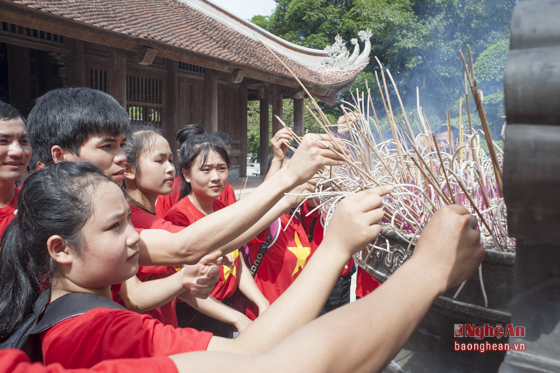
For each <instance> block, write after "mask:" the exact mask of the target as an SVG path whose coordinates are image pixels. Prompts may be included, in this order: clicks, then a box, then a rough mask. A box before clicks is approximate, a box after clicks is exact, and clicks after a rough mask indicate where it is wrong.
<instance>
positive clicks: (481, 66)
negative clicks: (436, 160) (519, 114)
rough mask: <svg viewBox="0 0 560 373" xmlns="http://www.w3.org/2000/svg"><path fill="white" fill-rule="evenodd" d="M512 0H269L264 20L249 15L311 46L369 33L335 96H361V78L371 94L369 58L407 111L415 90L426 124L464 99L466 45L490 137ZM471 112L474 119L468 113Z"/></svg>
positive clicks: (498, 109) (498, 112)
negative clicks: (366, 49) (368, 46)
mask: <svg viewBox="0 0 560 373" xmlns="http://www.w3.org/2000/svg"><path fill="white" fill-rule="evenodd" d="M516 2H517V0H476V1H473V0H276V3H277V7H276V9H275V11H274V13H273V14H272V15H271V16H269V17H263V16H256V17H255V18H253V20H252V21H253V22H255V23H256V24H258V25H259V26H261V27H263V28H265V29H266V30H268V31H270V32H272V33H273V34H275V35H277V36H279V37H281V38H283V39H285V40H288V41H290V42H292V43H295V44H299V45H302V46H306V47H310V48H316V49H323V48H324V47H326V46H328V45H330V44H332V43H333V42H334V38H335V36H336V35H337V34H340V35H341V36H342V38H343V40H345V41H347V42H348V45H349V46H350V43H349V41H350V39H352V38H356V37H357V35H358V31H360V30H365V29H370V30H371V31H372V32H373V37H372V38H371V43H372V52H371V55H370V63H369V65H368V66H367V67H366V69H365V70H364V71H363V72H362V73H360V74H359V75H358V78H357V79H356V81H355V83H354V84H353V85H352V86H351V87H350V89H349V90H348V91H347V92H345V93H343V95H342V97H341V98H342V99H345V100H347V101H350V100H351V95H350V92H355V90H356V88H358V90H360V91H363V90H364V89H365V80H367V81H368V85H369V87H370V88H372V90H373V93H375V91H376V89H377V83H376V81H375V75H374V73H375V71H379V67H378V65H377V62H376V61H375V59H374V58H373V57H374V56H377V57H378V58H379V60H380V61H381V62H382V63H383V64H384V65H385V66H386V67H387V68H389V69H390V70H391V73H392V74H393V76H394V77H395V80H396V83H397V86H398V88H399V91H400V93H401V96H402V97H403V100H404V102H405V106H407V107H408V108H410V109H415V108H416V87H419V89H420V103H421V105H422V107H423V109H424V111H425V112H426V113H427V115H428V117H429V118H432V120H433V121H436V122H440V123H434V124H442V123H443V122H444V121H445V116H446V115H445V111H446V110H447V109H450V110H451V113H452V117H453V118H458V116H459V98H460V97H464V95H465V83H464V72H463V67H462V64H461V61H460V58H459V55H458V51H459V50H462V51H463V53H466V46H467V45H470V48H471V50H472V52H473V58H474V59H475V61H476V63H475V74H476V76H477V81H478V82H479V84H480V86H481V88H482V89H483V91H485V94H486V95H487V97H486V101H485V104H488V105H489V106H491V107H489V108H488V109H489V110H488V113H487V114H488V115H487V116H488V119H489V121H490V123H491V125H492V126H493V127H495V128H493V133H495V134H498V133H499V132H500V130H501V124H502V123H503V120H502V119H501V118H500V117H501V116H502V115H503V92H502V91H503V88H502V86H503V71H504V66H505V59H506V57H507V52H508V42H507V41H508V39H509V23H510V20H511V13H512V11H513V6H514V5H515V4H516ZM349 49H350V52H351V48H349ZM392 92H394V91H392ZM494 95H495V96H494ZM375 97H376V101H375V104H376V105H380V106H381V102H380V100H379V98H378V95H375ZM393 98H394V97H393ZM500 98H501V101H500ZM500 105H501V106H500ZM322 106H323V107H325V108H327V107H326V105H324V104H322ZM464 106H465V105H464V103H463V108H464ZM471 106H474V105H471ZM380 109H381V107H380ZM463 110H464V109H463ZM379 111H382V109H381V110H378V113H379ZM408 111H409V112H411V111H413V110H408ZM472 111H473V114H474V115H475V116H476V112H475V109H474V108H472ZM328 112H329V113H330V114H331V115H333V116H336V114H337V113H340V111H338V109H337V108H328ZM457 122H458V120H457ZM498 127H499V128H498Z"/></svg>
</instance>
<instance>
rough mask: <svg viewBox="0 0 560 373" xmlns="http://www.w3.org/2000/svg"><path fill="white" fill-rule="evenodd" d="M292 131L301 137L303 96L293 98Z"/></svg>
mask: <svg viewBox="0 0 560 373" xmlns="http://www.w3.org/2000/svg"><path fill="white" fill-rule="evenodd" d="M294 132H295V133H296V135H298V136H299V137H303V98H294Z"/></svg>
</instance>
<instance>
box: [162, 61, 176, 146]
mask: <svg viewBox="0 0 560 373" xmlns="http://www.w3.org/2000/svg"><path fill="white" fill-rule="evenodd" d="M166 64H167V76H166V78H165V96H164V98H165V100H164V101H163V126H164V129H165V137H166V138H167V141H168V142H169V145H170V146H171V151H172V152H173V154H175V150H177V142H176V141H175V134H176V133H177V130H178V129H179V78H178V71H179V63H178V62H177V61H173V60H167V61H166Z"/></svg>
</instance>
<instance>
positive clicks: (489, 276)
mask: <svg viewBox="0 0 560 373" xmlns="http://www.w3.org/2000/svg"><path fill="white" fill-rule="evenodd" d="M378 244H379V245H380V246H386V245H388V246H389V251H388V252H387V251H382V250H375V251H370V252H368V251H367V250H364V251H362V252H360V253H359V254H358V255H356V256H355V258H356V260H357V262H358V265H360V266H362V268H364V269H366V270H367V272H368V273H370V274H371V275H372V276H373V277H374V278H375V279H376V280H377V281H379V282H380V283H383V282H385V281H386V280H387V279H388V278H389V277H390V276H391V275H392V274H393V273H394V272H395V271H396V270H397V269H398V268H399V267H400V266H401V265H402V264H403V263H404V262H405V261H406V259H408V258H409V257H410V256H412V255H413V253H414V244H409V243H407V242H405V241H403V240H402V239H401V238H400V237H399V235H397V234H395V232H394V230H393V229H388V228H384V229H383V232H382V234H381V235H380V236H379V238H378ZM514 261H515V254H514V253H510V252H499V251H497V250H496V249H495V248H493V247H489V248H487V250H486V257H485V259H484V261H483V263H482V268H481V272H482V284H483V285H481V281H480V277H479V273H476V274H475V275H473V276H472V277H471V278H470V279H469V280H468V281H466V283H465V284H464V286H463V287H462V289H461V291H460V292H459V293H458V294H457V296H455V294H456V293H457V292H458V290H459V286H457V287H455V288H452V289H450V290H449V291H447V292H446V293H445V294H444V295H442V296H440V297H439V298H438V299H436V300H435V302H434V303H433V305H432V308H431V309H430V311H429V312H428V314H427V315H426V316H425V317H424V319H423V320H422V322H421V323H420V325H419V326H418V328H417V329H416V331H415V332H414V334H413V335H412V336H411V338H410V339H409V341H408V342H407V344H406V345H405V346H404V348H403V349H402V350H401V352H400V353H399V354H398V355H397V356H396V357H395V359H393V361H392V362H391V364H390V365H389V366H388V367H387V370H386V371H387V372H415V373H416V372H451V371H452V372H496V371H497V370H498V368H499V366H500V363H501V362H502V360H503V358H504V357H505V351H502V352H498V351H496V352H494V351H491V352H489V353H480V352H478V351H470V352H457V351H454V349H453V347H454V341H459V342H467V341H469V342H477V343H478V342H481V341H480V340H476V339H474V338H458V339H456V338H454V334H453V333H454V326H455V325H456V324H457V325H461V324H463V325H465V324H469V325H472V324H474V325H476V326H483V325H485V324H488V325H492V326H496V325H503V327H504V328H505V327H506V325H507V324H509V323H510V322H511V309H512V306H511V301H512V298H511V294H512V288H513V265H514ZM427 270H429V269H427ZM418 281H422V279H418ZM483 289H484V290H483ZM485 299H486V301H485ZM507 340H508V338H507V337H502V338H485V339H484V341H489V342H490V343H494V342H504V341H507Z"/></svg>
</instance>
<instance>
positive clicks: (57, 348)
mask: <svg viewBox="0 0 560 373" xmlns="http://www.w3.org/2000/svg"><path fill="white" fill-rule="evenodd" d="M41 336H42V341H43V345H42V348H43V360H44V362H45V364H52V363H59V364H61V365H62V366H63V367H64V368H67V369H76V368H90V367H92V366H94V365H95V364H97V363H99V362H101V361H103V360H111V359H128V358H142V357H152V356H168V355H173V354H178V353H182V352H191V351H203V350H206V349H207V348H208V343H210V339H211V338H212V333H208V332H200V331H198V330H195V329H191V328H174V327H172V326H170V325H163V324H162V323H160V322H159V321H157V320H154V319H152V318H151V317H150V316H146V315H140V314H137V313H135V312H131V311H126V310H115V309H107V308H96V309H93V310H91V311H88V312H86V313H84V314H82V315H80V316H76V317H72V318H70V319H68V320H65V321H63V322H61V323H59V324H57V325H55V326H53V327H52V328H50V329H49V330H47V331H46V332H45V333H43V334H42V335H41Z"/></svg>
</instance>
